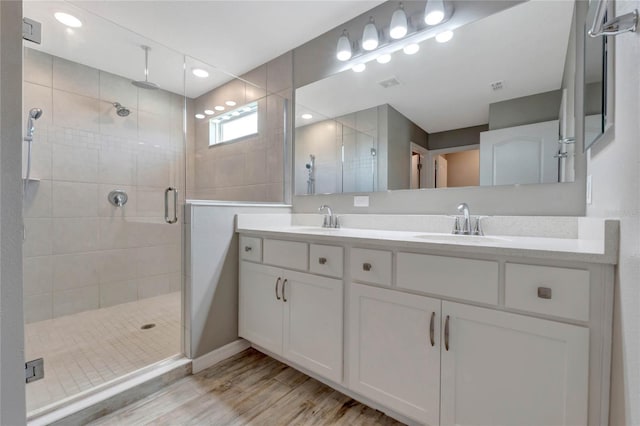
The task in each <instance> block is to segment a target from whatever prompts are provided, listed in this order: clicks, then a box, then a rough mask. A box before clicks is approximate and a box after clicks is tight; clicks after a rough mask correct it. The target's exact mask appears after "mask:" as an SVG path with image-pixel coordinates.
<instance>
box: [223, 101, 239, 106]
mask: <svg viewBox="0 0 640 426" xmlns="http://www.w3.org/2000/svg"><path fill="white" fill-rule="evenodd" d="M225 104H227V105H228V106H236V103H235V101H226V102H225Z"/></svg>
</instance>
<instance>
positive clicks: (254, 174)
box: [244, 149, 267, 185]
mask: <svg viewBox="0 0 640 426" xmlns="http://www.w3.org/2000/svg"><path fill="white" fill-rule="evenodd" d="M266 160H267V152H266V150H265V149H260V150H255V151H250V152H248V153H247V154H246V155H245V156H244V183H245V184H247V185H255V184H261V183H266V182H267V161H266Z"/></svg>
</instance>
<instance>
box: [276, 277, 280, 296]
mask: <svg viewBox="0 0 640 426" xmlns="http://www.w3.org/2000/svg"><path fill="white" fill-rule="evenodd" d="M278 284H280V277H278V279H277V280H276V299H278V300H280V295H279V294H278Z"/></svg>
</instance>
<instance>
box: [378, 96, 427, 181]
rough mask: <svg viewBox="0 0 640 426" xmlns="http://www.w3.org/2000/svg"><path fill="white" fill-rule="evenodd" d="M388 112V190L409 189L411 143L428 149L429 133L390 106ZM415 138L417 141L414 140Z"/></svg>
mask: <svg viewBox="0 0 640 426" xmlns="http://www.w3.org/2000/svg"><path fill="white" fill-rule="evenodd" d="M384 107H385V108H386V111H387V120H388V121H387V126H388V128H387V135H388V136H387V144H388V147H387V173H388V176H387V189H389V190H392V189H407V188H409V186H410V182H409V170H410V169H411V157H410V155H409V152H410V151H409V149H410V146H411V142H414V143H417V144H418V145H421V146H423V147H425V148H426V145H427V144H426V142H427V132H425V131H424V130H422V129H421V128H419V127H418V126H417V125H416V124H415V123H413V122H412V121H411V120H409V119H408V118H407V117H405V116H404V115H402V114H401V113H400V112H398V110H396V109H395V108H393V107H392V106H390V105H385V106H384ZM414 138H415V139H414Z"/></svg>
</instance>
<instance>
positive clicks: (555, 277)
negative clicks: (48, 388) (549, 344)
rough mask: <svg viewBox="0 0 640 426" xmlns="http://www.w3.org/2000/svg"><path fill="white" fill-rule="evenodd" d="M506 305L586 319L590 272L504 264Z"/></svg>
mask: <svg viewBox="0 0 640 426" xmlns="http://www.w3.org/2000/svg"><path fill="white" fill-rule="evenodd" d="M505 271H506V277H505V305H506V306H509V307H511V308H516V309H522V310H525V311H531V312H537V313H540V314H547V315H555V316H558V317H564V318H573V319H577V320H582V321H588V320H589V271H584V270H580V269H567V268H555V267H549V266H534V265H520V264H516V263H507V264H506V267H505Z"/></svg>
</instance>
